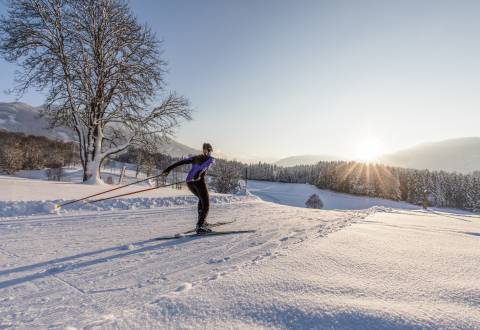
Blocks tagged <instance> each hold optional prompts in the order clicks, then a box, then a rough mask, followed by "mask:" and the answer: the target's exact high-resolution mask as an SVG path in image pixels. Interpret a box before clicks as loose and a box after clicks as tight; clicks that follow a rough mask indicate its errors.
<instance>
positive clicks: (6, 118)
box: [0, 102, 200, 157]
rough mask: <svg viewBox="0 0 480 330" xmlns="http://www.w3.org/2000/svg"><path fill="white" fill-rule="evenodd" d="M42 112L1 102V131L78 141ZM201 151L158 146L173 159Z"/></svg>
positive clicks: (172, 143) (172, 142)
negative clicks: (50, 121)
mask: <svg viewBox="0 0 480 330" xmlns="http://www.w3.org/2000/svg"><path fill="white" fill-rule="evenodd" d="M41 110H42V108H41V107H32V106H30V105H28V104H25V103H21V102H12V103H5V102H0V129H3V130H5V131H9V132H19V133H24V134H30V135H37V136H45V137H48V138H50V139H53V140H62V141H75V140H76V138H75V134H74V132H73V131H72V130H71V129H69V128H66V127H55V128H50V127H49V124H48V122H47V120H46V119H45V118H44V117H42V116H41V114H40V112H41ZM199 149H200V146H199ZM199 149H195V148H191V147H189V146H186V145H184V144H181V143H179V142H177V141H175V140H172V139H169V141H168V142H165V143H164V144H162V145H160V146H158V150H159V152H161V153H164V154H167V155H170V156H173V157H183V156H186V155H191V154H197V153H199V152H200V151H199Z"/></svg>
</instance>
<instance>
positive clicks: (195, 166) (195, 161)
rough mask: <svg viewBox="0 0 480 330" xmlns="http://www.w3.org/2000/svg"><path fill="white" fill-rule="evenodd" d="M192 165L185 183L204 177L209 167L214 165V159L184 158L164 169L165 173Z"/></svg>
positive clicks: (209, 157) (207, 157)
mask: <svg viewBox="0 0 480 330" xmlns="http://www.w3.org/2000/svg"><path fill="white" fill-rule="evenodd" d="M185 164H192V168H191V169H190V172H188V175H187V182H190V181H198V180H201V179H203V178H204V177H205V174H206V173H207V170H208V168H209V167H210V166H212V165H213V164H215V158H213V157H212V156H205V155H203V154H202V155H198V156H192V157H188V158H185V159H183V160H181V161H179V162H176V163H174V164H172V165H170V166H169V167H167V168H166V169H165V172H170V171H171V170H172V169H174V168H175V167H177V166H180V165H185Z"/></svg>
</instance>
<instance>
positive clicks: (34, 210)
mask: <svg viewBox="0 0 480 330" xmlns="http://www.w3.org/2000/svg"><path fill="white" fill-rule="evenodd" d="M254 199H257V198H256V197H252V196H237V195H212V196H210V203H211V204H229V203H234V202H242V201H249V200H250V201H251V200H254ZM66 202H68V201H65V200H53V201H0V217H16V216H30V215H40V214H55V213H57V214H58V213H68V212H80V211H115V210H138V209H151V208H157V207H174V206H188V205H196V204H197V203H198V198H197V197H195V196H170V197H158V198H149V197H135V198H118V199H110V200H106V201H102V202H98V203H93V204H88V203H85V202H78V203H73V204H70V205H66V206H65V207H61V208H60V207H57V206H58V205H60V204H62V203H66Z"/></svg>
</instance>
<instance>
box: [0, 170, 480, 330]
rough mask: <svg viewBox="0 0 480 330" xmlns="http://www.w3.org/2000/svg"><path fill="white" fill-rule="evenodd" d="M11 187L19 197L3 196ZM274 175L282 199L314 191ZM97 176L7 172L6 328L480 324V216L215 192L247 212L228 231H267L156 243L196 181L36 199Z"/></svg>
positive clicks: (219, 216) (227, 208) (2, 308)
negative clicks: (52, 205) (117, 195)
mask: <svg viewBox="0 0 480 330" xmlns="http://www.w3.org/2000/svg"><path fill="white" fill-rule="evenodd" d="M30 175H32V173H30ZM252 184H255V183H254V182H252ZM262 184H263V185H264V186H263V188H264V190H267V191H268V189H266V188H265V185H267V184H268V183H262ZM9 186H12V187H15V188H14V189H12V190H16V191H17V195H16V197H15V198H17V199H13V200H6V199H5V195H4V194H5V193H4V191H5V188H6V187H9ZM267 187H270V188H269V191H270V192H269V193H270V194H272V193H273V194H275V196H276V198H277V201H278V202H281V203H284V204H288V203H292V202H295V199H294V198H293V196H294V194H292V191H294V192H296V193H298V194H302V193H310V192H311V191H309V189H313V187H311V186H306V185H290V188H288V187H285V186H282V185H278V184H272V185H271V186H267ZM75 188H76V189H75ZM100 188H102V187H94V188H92V187H91V186H86V185H81V184H74V183H54V182H48V181H43V180H35V179H25V178H23V179H22V178H12V177H1V178H0V200H1V201H0V204H1V203H3V204H1V205H0V210H1V212H3V213H2V214H3V216H1V215H0V237H1V240H0V329H4V328H5V329H18V328H20V329H45V328H49V329H97V328H98V329H177V328H182V329H190V328H191V329H205V328H208V329H211V328H236V329H252V328H259V329H265V328H279V329H286V328H289V329H290V328H291V329H298V328H315V329H331V328H335V329H338V328H339V329H343V328H356V329H372V328H389V329H404V328H425V327H428V328H479V327H480V279H479V277H478V274H479V273H480V243H479V237H480V216H478V215H473V214H469V213H467V212H461V211H458V212H457V211H455V210H442V211H439V210H429V211H423V210H418V209H408V207H406V206H405V205H403V204H401V203H399V204H397V205H396V206H397V207H395V208H394V205H391V204H388V203H387V204H386V202H389V201H385V200H381V199H372V200H370V202H369V203H365V202H363V204H362V203H360V202H358V203H357V204H356V202H355V200H350V201H351V204H352V205H353V206H358V208H359V209H360V208H363V207H368V206H369V205H370V206H371V205H375V207H370V208H366V209H363V210H348V209H344V210H312V209H306V208H300V207H292V206H287V205H280V204H275V203H270V202H265V201H262V200H260V199H259V198H256V197H253V196H248V195H247V196H231V195H222V194H212V195H211V201H212V203H211V210H210V215H209V221H210V222H217V221H225V220H236V222H235V223H233V224H229V225H226V226H224V227H219V230H246V229H253V230H256V231H255V232H253V233H245V234H237V235H230V236H217V237H200V238H199V237H185V238H181V239H178V240H165V241H157V240H154V238H155V237H158V236H168V235H174V234H175V233H178V232H182V231H184V230H188V229H190V228H192V227H193V225H194V223H195V218H196V199H195V198H193V197H192V196H191V195H190V193H188V192H187V191H185V190H183V191H182V190H180V191H177V190H173V189H165V190H158V191H157V192H156V193H157V194H158V195H156V196H155V195H148V194H146V195H140V196H138V197H134V198H121V199H116V200H115V199H114V200H112V201H109V202H106V203H105V204H104V205H98V206H95V207H90V206H87V205H78V206H74V207H72V208H70V209H69V208H66V211H67V212H65V211H62V212H61V213H60V214H58V215H57V214H52V213H51V212H49V210H48V208H46V209H41V208H40V207H41V205H46V204H48V203H49V202H42V201H41V200H36V201H27V200H29V199H31V198H29V197H34V196H36V195H38V194H39V192H42V195H43V196H44V198H45V199H48V198H54V197H55V196H56V195H55V194H58V193H59V192H62V193H63V194H65V195H67V196H68V198H78V197H82V196H84V195H85V193H86V192H87V191H88V190H90V189H100ZM103 188H105V187H103ZM136 188H139V187H136ZM140 188H141V187H140ZM259 188H260V187H259V186H258V184H257V189H259ZM283 192H287V193H286V194H285V193H283ZM282 193H283V194H282ZM346 197H348V195H344V194H335V193H331V195H330V198H331V200H330V201H329V203H331V204H330V206H331V207H332V208H333V206H335V208H340V206H347V205H348V201H349V199H347V198H346ZM323 198H324V199H325V201H328V199H327V198H326V197H325V196H323ZM2 199H3V200H2ZM21 199H23V202H22V201H21ZM299 200H300V199H299ZM362 200H363V199H362ZM22 203H23V204H22ZM22 205H23V207H25V208H24V209H22ZM32 205H33V206H35V205H37V206H38V207H39V209H35V208H33V211H34V212H32V213H34V214H35V215H33V216H25V215H28V214H31V213H29V212H28V210H29V209H28V207H31V206H32ZM8 207H13V211H14V212H13V213H12V214H10V215H11V216H8V214H7V213H6V212H7V211H6V210H8ZM25 210H27V211H25ZM22 212H23V213H22ZM6 216H7V217H6Z"/></svg>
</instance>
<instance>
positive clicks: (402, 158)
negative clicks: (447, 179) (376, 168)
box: [377, 137, 480, 173]
mask: <svg viewBox="0 0 480 330" xmlns="http://www.w3.org/2000/svg"><path fill="white" fill-rule="evenodd" d="M377 161H378V162H380V163H384V164H389V165H394V166H400V167H408V168H417V169H425V168H427V169H430V170H444V171H450V172H453V171H456V172H461V173H470V172H473V171H479V170H480V137H470V138H458V139H449V140H445V141H439V142H432V143H424V144H420V145H418V146H414V147H411V148H407V149H404V150H401V151H398V152H395V153H392V154H387V155H383V156H380V157H379V158H378V159H377Z"/></svg>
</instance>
